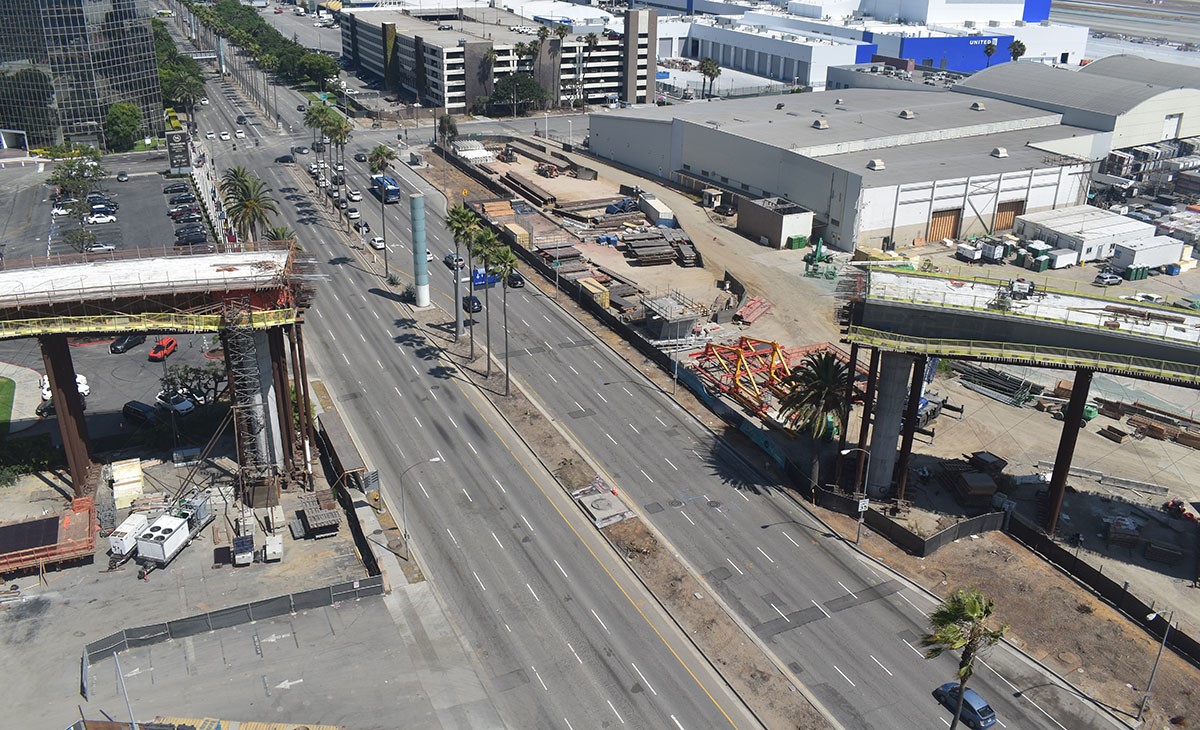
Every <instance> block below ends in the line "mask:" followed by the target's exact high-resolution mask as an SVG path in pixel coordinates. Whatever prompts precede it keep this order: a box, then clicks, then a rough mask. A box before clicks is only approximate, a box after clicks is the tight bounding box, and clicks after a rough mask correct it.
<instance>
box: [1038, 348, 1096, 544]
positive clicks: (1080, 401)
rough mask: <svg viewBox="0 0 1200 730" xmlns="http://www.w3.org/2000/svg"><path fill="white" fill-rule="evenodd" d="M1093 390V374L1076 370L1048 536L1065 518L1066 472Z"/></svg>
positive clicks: (1052, 493) (1057, 456)
mask: <svg viewBox="0 0 1200 730" xmlns="http://www.w3.org/2000/svg"><path fill="white" fill-rule="evenodd" d="M1091 387H1092V371H1091V370H1076V371H1075V384H1074V385H1073V386H1072V387H1071V400H1069V401H1067V410H1066V412H1065V413H1064V414H1063V428H1062V435H1061V436H1059V439H1058V453H1057V454H1055V455H1054V471H1053V472H1052V473H1051V475H1050V505H1049V506H1050V509H1049V510H1048V512H1047V515H1046V534H1047V535H1050V536H1051V537H1054V530H1055V529H1057V527H1058V517H1059V515H1061V514H1062V505H1063V497H1064V496H1066V493H1067V472H1068V471H1069V470H1070V468H1071V459H1072V458H1073V457H1074V456H1075V442H1076V441H1077V440H1078V439H1079V424H1080V422H1081V421H1083V407H1084V406H1085V405H1087V399H1088V391H1090V390H1091Z"/></svg>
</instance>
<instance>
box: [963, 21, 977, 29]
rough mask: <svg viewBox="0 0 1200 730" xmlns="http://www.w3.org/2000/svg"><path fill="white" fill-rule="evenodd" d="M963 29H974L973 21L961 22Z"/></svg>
mask: <svg viewBox="0 0 1200 730" xmlns="http://www.w3.org/2000/svg"><path fill="white" fill-rule="evenodd" d="M963 27H964V28H974V27H975V21H974V20H964V21H963Z"/></svg>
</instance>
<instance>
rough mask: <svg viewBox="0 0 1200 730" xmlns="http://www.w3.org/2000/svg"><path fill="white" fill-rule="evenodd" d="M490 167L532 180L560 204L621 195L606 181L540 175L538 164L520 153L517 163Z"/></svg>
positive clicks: (500, 163) (489, 165)
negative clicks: (551, 194)
mask: <svg viewBox="0 0 1200 730" xmlns="http://www.w3.org/2000/svg"><path fill="white" fill-rule="evenodd" d="M488 167H491V168H493V169H495V170H496V171H498V172H499V173H500V174H501V175H503V174H504V173H506V172H513V173H515V174H517V175H521V176H522V177H524V178H525V179H527V180H532V181H533V182H535V183H537V184H538V185H539V186H540V187H542V188H543V189H545V190H546V191H547V192H550V193H553V194H554V196H555V197H556V198H557V199H558V202H559V203H560V204H570V203H573V202H577V201H581V200H596V199H597V198H607V197H613V196H617V195H620V191H619V190H618V189H617V186H616V185H613V184H612V183H610V182H608V181H605V180H599V179H597V180H581V179H579V178H577V177H575V176H574V175H567V174H566V173H560V174H559V175H557V176H556V177H546V176H544V175H540V174H538V171H537V169H538V163H537V162H536V161H535V160H532V159H530V158H529V157H526V156H525V155H523V154H520V153H518V154H517V160H516V162H500V161H496V162H489V163H488Z"/></svg>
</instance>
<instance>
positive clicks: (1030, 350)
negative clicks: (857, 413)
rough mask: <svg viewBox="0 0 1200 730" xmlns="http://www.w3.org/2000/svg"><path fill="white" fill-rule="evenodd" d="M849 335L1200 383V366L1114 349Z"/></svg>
mask: <svg viewBox="0 0 1200 730" xmlns="http://www.w3.org/2000/svg"><path fill="white" fill-rule="evenodd" d="M846 339H848V340H849V341H850V342H856V343H858V344H860V345H867V346H869V347H878V348H880V349H883V350H892V351H895V352H911V353H919V354H924V355H936V356H938V357H949V358H955V357H962V358H993V359H997V360H1012V361H1018V362H1022V363H1025V364H1029V365H1034V366H1049V367H1055V366H1057V367H1066V368H1090V369H1094V370H1104V371H1109V372H1118V373H1121V374H1125V375H1132V376H1134V377H1152V378H1160V379H1166V380H1173V381H1178V382H1183V383H1191V384H1200V366H1196V365H1188V364H1187V363H1181V362H1173V361H1170V360H1159V359H1156V358H1150V357H1136V356H1133V355H1121V354H1117V353H1111V352H1095V351H1091V350H1076V349H1072V348H1066V347H1049V346H1045V345H1034V344H1029V343H1012V342H988V341H983V340H951V339H942V338H931V337H913V336H911V335H901V334H896V333H894V332H883V331H881V330H874V329H870V328H867V327H850V329H849V331H848V334H847V337H846Z"/></svg>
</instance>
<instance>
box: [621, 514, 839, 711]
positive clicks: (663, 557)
mask: <svg viewBox="0 0 1200 730" xmlns="http://www.w3.org/2000/svg"><path fill="white" fill-rule="evenodd" d="M602 532H603V533H604V534H605V536H606V537H608V539H609V540H610V541H611V542H612V544H613V545H615V546H616V548H617V549H618V550H619V551H621V554H622V555H623V556H624V557H625V560H626V561H627V562H628V563H629V565H630V567H632V568H633V570H634V572H635V573H637V575H638V577H639V578H641V579H642V582H643V583H645V584H646V585H648V586H650V587H651V589H652V590H653V591H654V595H655V596H656V597H657V598H658V600H659V601H660V602H662V604H663V605H664V606H666V608H667V611H668V612H669V613H670V614H671V616H672V617H674V619H675V620H676V621H677V622H678V623H679V625H680V626H682V627H683V630H684V631H686V632H687V633H688V635H689V636H690V637H692V641H694V642H695V643H696V645H697V646H699V647H700V650H701V651H702V652H704V654H705V656H707V657H708V658H709V660H710V661H712V662H713V663H714V664H716V666H717V669H718V671H720V672H721V675H722V676H723V677H725V680H726V681H727V682H729V685H730V686H731V687H732V688H733V691H734V692H736V693H737V694H738V696H739V697H741V698H742V699H743V700H744V701H745V702H746V704H748V705H749V706H750V707H751V708H752V709H753V710H754V712H755V714H756V715H758V719H759V720H761V721H762V722H763V724H764V725H766V726H767V727H789V728H827V727H829V723H828V722H826V720H825V718H823V717H822V716H821V715H820V713H818V712H817V710H816V709H815V708H814V707H813V706H812V705H810V704H809V703H808V701H807V700H806V699H805V698H804V696H803V695H801V694H800V692H799V691H798V690H797V689H796V687H795V686H794V685H793V684H792V683H791V682H790V681H788V679H787V677H785V676H784V675H783V674H782V673H781V672H780V671H779V670H778V669H776V667H775V666H774V665H773V664H772V663H771V662H770V661H769V660H768V659H767V658H766V657H765V656H764V655H763V654H762V652H761V651H759V650H758V648H757V647H755V646H754V644H753V643H752V642H751V640H750V638H749V637H747V636H746V634H745V632H743V631H742V630H741V629H740V628H739V627H738V626H737V624H735V623H734V622H733V620H732V619H731V618H730V617H729V615H728V614H726V613H725V611H724V610H723V609H722V608H721V607H720V606H719V605H717V603H716V602H715V601H713V599H712V597H711V596H710V595H709V593H708V590H707V588H706V587H705V586H703V585H701V584H700V582H699V581H697V580H696V579H695V578H693V577H692V576H691V574H690V573H688V572H687V571H686V570H685V569H684V567H683V565H682V564H680V562H679V561H678V560H676V559H675V558H674V557H673V556H672V555H671V554H670V552H669V551H667V550H664V549H663V547H662V545H661V544H660V543H659V542H658V540H657V539H655V537H654V535H653V534H652V533H651V532H650V530H649V528H647V527H646V525H645V523H643V522H642V521H641V519H639V518H634V519H630V520H625V521H623V522H618V523H617V524H615V525H610V526H609V527H606V528H604V529H603V530H602Z"/></svg>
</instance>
